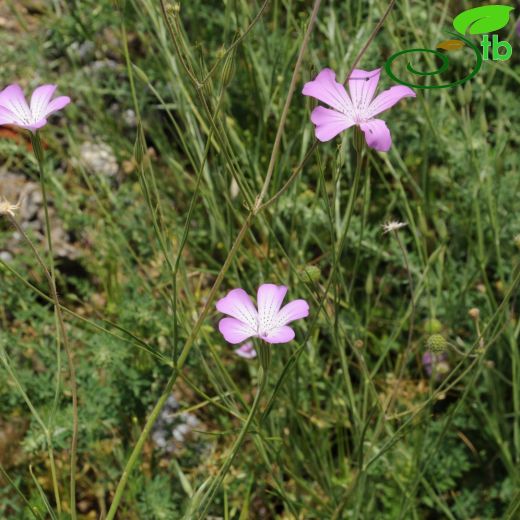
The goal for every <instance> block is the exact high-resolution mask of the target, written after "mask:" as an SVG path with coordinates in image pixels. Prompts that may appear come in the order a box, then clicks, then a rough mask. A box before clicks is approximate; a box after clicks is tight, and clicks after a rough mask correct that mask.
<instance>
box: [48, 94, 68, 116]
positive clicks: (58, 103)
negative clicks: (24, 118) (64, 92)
mask: <svg viewBox="0 0 520 520" xmlns="http://www.w3.org/2000/svg"><path fill="white" fill-rule="evenodd" d="M69 103H70V97H69V96H60V97H57V98H56V99H53V100H52V101H51V102H50V103H49V104H48V105H47V110H46V112H45V116H48V115H50V114H52V113H53V112H56V111H57V110H61V109H62V108H63V107H65V106H67V105H68V104H69Z"/></svg>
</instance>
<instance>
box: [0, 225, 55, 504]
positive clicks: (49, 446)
mask: <svg viewBox="0 0 520 520" xmlns="http://www.w3.org/2000/svg"><path fill="white" fill-rule="evenodd" d="M9 218H12V217H10V216H9ZM0 354H1V355H0V360H1V361H2V364H3V365H4V367H5V369H6V370H7V373H8V374H9V376H10V377H11V379H12V380H13V381H14V384H15V386H16V388H17V389H18V391H19V392H20V394H21V396H22V398H23V400H24V401H25V404H26V405H27V407H28V408H29V410H30V411H31V414H32V415H33V417H34V419H35V420H36V422H37V423H38V424H39V425H40V428H41V429H42V431H43V434H44V436H45V442H46V443H47V450H48V453H49V462H50V466H51V478H52V487H53V490H54V499H55V500H56V505H57V507H58V509H59V510H60V513H61V499H60V490H59V487H58V478H57V473H56V463H55V461H54V452H53V449H52V439H51V434H50V431H49V428H48V427H47V426H46V425H45V423H44V422H43V419H42V418H41V417H40V414H39V413H38V412H37V411H36V408H35V407H34V405H33V404H32V402H31V400H30V399H29V396H28V395H27V393H26V392H25V390H24V389H23V387H22V385H21V384H20V382H19V381H18V378H17V377H16V374H15V372H14V370H13V369H12V368H11V365H10V363H9V361H8V356H7V352H5V350H4V349H3V347H2V346H1V345H0Z"/></svg>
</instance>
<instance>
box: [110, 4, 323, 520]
mask: <svg viewBox="0 0 520 520" xmlns="http://www.w3.org/2000/svg"><path fill="white" fill-rule="evenodd" d="M320 5H321V0H315V3H314V8H313V10H312V13H311V16H310V18H309V24H308V26H307V30H306V32H305V36H304V38H303V41H302V44H301V47H300V52H299V55H298V59H297V61H296V64H295V66H294V70H293V75H292V79H291V86H290V88H289V92H288V93H287V98H286V100H285V105H284V108H283V111H282V116H281V118H280V123H279V125H278V130H277V133H276V138H275V141H274V144H273V149H272V151H271V159H270V161H269V167H268V171H267V174H266V179H265V181H264V184H263V186H262V190H261V192H260V195H259V196H258V197H257V199H256V202H255V205H254V206H253V208H251V209H250V211H249V213H248V215H247V217H246V219H245V221H244V224H243V225H242V227H241V229H240V231H239V232H238V235H237V237H236V238H235V241H234V243H233V246H232V247H231V249H230V251H229V253H228V256H227V258H226V260H225V262H224V265H223V266H222V269H221V270H220V272H219V274H218V275H217V278H216V280H215V282H214V284H213V286H212V288H211V290H210V292H209V294H208V297H207V300H206V304H205V305H204V307H203V309H202V312H201V313H200V315H199V317H198V319H197V321H196V322H195V324H194V326H193V329H192V331H191V333H190V335H189V336H188V339H187V340H186V343H185V344H184V346H183V348H182V351H181V353H180V355H179V359H178V360H177V363H176V368H174V370H173V372H172V375H171V376H170V379H169V380H168V382H167V384H166V387H165V389H164V392H163V393H162V395H161V397H160V398H159V400H158V401H157V404H156V405H155V407H154V409H153V411H152V413H151V414H150V416H149V417H148V419H147V421H146V424H145V426H144V428H143V431H142V432H141V435H140V436H139V439H138V440H137V443H136V445H135V446H134V448H133V450H132V453H131V455H130V458H129V459H128V461H127V463H126V465H125V468H124V470H123V474H122V476H121V479H120V480H119V483H118V485H117V487H116V491H115V494H114V499H113V501H112V504H111V506H110V509H109V511H108V514H107V517H106V520H113V519H114V518H115V515H116V512H117V509H118V507H119V503H120V502H121V499H122V496H123V492H124V489H125V487H126V483H127V481H128V477H129V476H130V474H131V473H132V470H133V468H134V466H135V464H136V463H137V460H138V458H139V455H140V453H141V450H142V447H143V445H144V442H145V441H146V439H147V437H148V435H149V433H150V431H151V429H152V427H153V425H154V423H155V421H156V419H157V416H158V415H159V412H160V411H161V409H162V407H163V405H164V403H165V402H166V399H167V398H168V395H169V393H170V392H171V390H172V388H173V385H174V384H175V381H176V379H177V375H178V373H179V371H180V370H181V369H182V367H183V366H184V363H185V362H186V359H187V357H188V355H189V353H190V350H191V349H192V347H193V345H194V343H195V339H196V337H197V334H198V333H199V330H200V328H201V327H202V324H203V323H204V320H205V319H206V316H207V315H208V313H209V311H210V309H211V308H212V305H213V301H214V299H215V296H216V294H217V291H218V289H219V288H220V284H221V283H222V281H223V279H224V276H225V274H226V272H227V270H228V269H229V267H230V266H231V263H232V261H233V259H234V257H235V255H236V253H237V252H238V249H239V247H240V245H241V243H242V240H243V238H244V237H245V235H246V233H247V232H248V231H249V228H250V226H251V225H252V222H253V220H254V217H255V216H256V215H257V214H258V212H259V211H260V207H261V204H262V200H263V197H264V195H265V193H266V192H267V189H268V187H269V183H270V180H271V177H272V172H273V170H274V166H275V162H276V157H277V156H278V151H279V148H280V145H281V137H282V134H283V129H284V127H285V121H286V119H287V114H288V112H289V106H290V104H291V100H292V96H293V94H294V91H295V88H296V81H297V78H298V74H299V72H300V68H301V64H302V61H303V56H304V54H305V50H306V48H307V44H308V42H309V38H310V35H311V33H312V30H313V28H314V25H315V23H316V20H317V17H318V10H319V7H320ZM161 8H162V12H163V16H164V19H165V23H166V25H167V26H168V27H169V29H170V35H171V36H172V39H173V40H174V45H175V46H176V49H177V42H176V41H175V35H174V34H173V31H171V27H170V26H169V23H168V14H167V12H166V8H165V5H164V1H163V0H161ZM177 50H178V52H179V49H177ZM181 63H182V64H183V66H184V68H185V70H186V72H187V73H188V75H189V76H190V78H191V79H192V81H194V82H195V84H197V83H198V81H197V78H194V77H192V74H190V72H191V70H190V69H188V68H187V67H185V64H184V62H183V60H182V59H181Z"/></svg>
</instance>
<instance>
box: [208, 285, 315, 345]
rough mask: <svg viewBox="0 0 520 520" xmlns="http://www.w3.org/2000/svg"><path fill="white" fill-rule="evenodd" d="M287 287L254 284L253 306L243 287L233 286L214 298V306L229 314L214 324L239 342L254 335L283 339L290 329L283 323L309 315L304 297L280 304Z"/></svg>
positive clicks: (276, 340) (272, 340)
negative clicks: (234, 287) (220, 297)
mask: <svg viewBox="0 0 520 520" xmlns="http://www.w3.org/2000/svg"><path fill="white" fill-rule="evenodd" d="M286 293H287V287H285V286H283V285H273V284H270V283H265V284H263V285H261V286H260V287H259V288H258V293H257V298H256V299H257V304H258V310H257V309H256V307H255V306H254V304H253V302H252V301H251V298H250V297H249V295H248V294H247V293H246V292H245V291H244V290H243V289H233V290H232V291H230V292H229V293H228V294H227V296H225V297H224V298H222V299H220V300H219V301H218V302H217V310H219V311H220V312H223V313H224V314H227V315H229V316H231V318H224V319H222V320H220V322H219V324H218V328H219V330H220V332H221V333H222V335H223V336H224V339H225V340H226V341H228V342H229V343H233V344H236V343H241V342H242V341H245V340H246V339H248V338H251V337H257V338H260V339H263V340H264V341H267V343H287V342H288V341H291V340H292V339H294V330H293V329H291V327H288V326H287V324H288V323H290V322H291V321H294V320H298V319H300V318H305V317H306V316H308V315H309V305H308V303H307V302H306V301H305V300H294V301H292V302H289V303H288V304H287V305H285V306H284V307H282V302H283V299H284V298H285V295H286Z"/></svg>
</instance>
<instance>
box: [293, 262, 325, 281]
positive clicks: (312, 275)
mask: <svg viewBox="0 0 520 520" xmlns="http://www.w3.org/2000/svg"><path fill="white" fill-rule="evenodd" d="M298 271H299V273H300V276H301V277H302V278H303V280H304V281H306V282H307V281H311V282H318V281H319V280H320V277H321V269H320V268H319V267H317V266H315V265H304V266H302V267H300V269H298Z"/></svg>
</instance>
